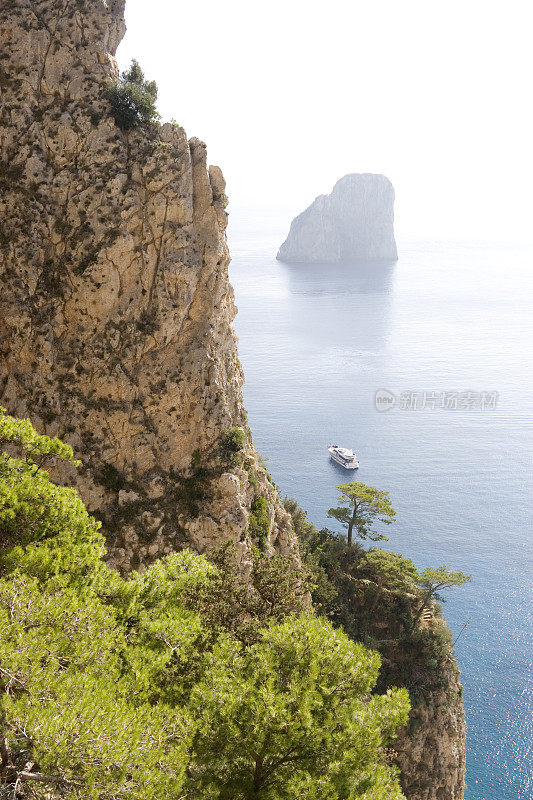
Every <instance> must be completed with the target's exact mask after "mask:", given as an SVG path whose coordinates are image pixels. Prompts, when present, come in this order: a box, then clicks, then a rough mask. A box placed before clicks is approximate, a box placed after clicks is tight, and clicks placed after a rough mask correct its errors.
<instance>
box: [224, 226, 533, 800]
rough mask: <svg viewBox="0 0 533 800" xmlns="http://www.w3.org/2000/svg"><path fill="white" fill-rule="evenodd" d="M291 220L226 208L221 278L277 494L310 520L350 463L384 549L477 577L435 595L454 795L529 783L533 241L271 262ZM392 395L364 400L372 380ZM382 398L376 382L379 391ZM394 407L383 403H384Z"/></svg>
mask: <svg viewBox="0 0 533 800" xmlns="http://www.w3.org/2000/svg"><path fill="white" fill-rule="evenodd" d="M289 221H290V220H289V219H288V218H282V217H281V215H279V214H277V215H275V214H269V213H256V214H251V213H242V212H239V211H236V212H234V213H233V215H232V216H231V218H230V229H229V233H230V249H231V252H232V258H233V261H232V265H231V268H230V276H231V280H232V283H233V286H234V288H235V294H236V301H237V305H238V308H239V313H238V315H237V318H236V321H235V327H236V330H237V333H238V335H239V352H240V359H241V362H242V364H243V367H244V372H245V375H246V384H245V391H244V395H245V403H246V407H247V409H248V413H249V417H250V424H251V427H252V430H253V432H254V437H255V442H256V446H257V448H258V450H259V451H260V453H261V454H262V455H263V456H264V457H265V458H266V459H267V460H268V464H269V468H270V470H271V472H272V476H273V478H274V480H275V482H276V483H277V484H278V486H279V489H280V493H281V494H282V496H284V495H289V496H292V497H294V498H295V499H296V500H297V501H298V502H299V503H300V505H301V506H303V507H304V508H305V509H307V510H308V512H309V519H310V520H311V521H312V522H314V523H315V524H316V525H317V526H319V527H322V526H324V525H328V526H329V527H330V528H335V523H334V521H333V520H328V518H327V516H326V510H327V509H328V508H329V507H331V506H332V505H334V504H335V499H336V496H337V491H336V486H337V484H338V483H340V482H342V481H345V480H346V479H347V478H349V479H353V478H355V475H354V474H353V473H350V474H348V473H346V471H345V470H343V469H342V468H340V467H338V466H337V465H335V464H334V463H333V462H331V461H330V460H329V458H328V454H327V451H326V447H327V445H328V444H331V443H334V444H341V445H344V446H347V447H351V448H353V449H354V450H355V451H356V452H357V454H358V456H359V460H360V463H361V467H360V469H359V471H358V473H357V474H356V475H357V480H360V481H363V482H364V483H367V484H370V485H372V486H376V487H379V488H380V489H386V490H388V491H389V492H390V494H391V499H392V502H393V505H394V507H395V509H396V511H397V522H396V523H395V525H394V526H391V527H390V528H388V529H387V531H386V533H387V535H388V536H389V539H390V541H389V542H388V543H386V545H385V546H386V547H388V548H389V549H391V550H395V551H398V552H401V553H403V554H404V555H406V556H409V557H410V558H412V559H413V561H414V562H415V564H416V565H417V566H418V567H419V568H420V569H422V568H424V567H426V566H429V565H440V564H447V565H449V566H450V567H454V568H457V569H460V570H463V571H465V572H468V573H471V574H472V575H473V577H474V582H473V583H472V584H468V585H466V586H465V587H462V588H460V589H454V590H450V591H449V592H448V595H447V597H448V602H447V603H446V604H445V606H444V612H445V614H446V617H447V619H448V623H449V625H450V627H451V629H452V631H453V633H454V635H455V637H459V638H458V641H457V643H456V646H455V652H456V655H457V658H458V660H459V665H460V668H461V673H462V682H463V685H464V699H465V705H466V715H467V726H468V743H467V783H468V789H467V793H466V795H465V797H466V800H526V799H527V800H531V798H533V775H532V766H533V764H532V761H533V759H532V756H533V747H532V742H533V714H532V712H533V679H532V670H531V666H532V654H533V614H532V604H531V601H532V594H533V592H532V575H533V571H532V566H533V543H532V536H531V530H532V525H531V522H532V504H531V477H532V469H531V463H532V458H531V457H532V449H533V448H532V436H531V432H532V426H531V410H532V405H533V404H532V388H533V376H532V371H531V345H532V343H533V335H532V334H533V313H532V311H533V309H532V302H531V300H532V298H531V284H532V274H533V250H532V249H530V248H529V249H528V248H526V247H522V246H514V247H513V246H504V245H497V246H488V245H483V244H476V243H457V242H440V241H401V240H400V241H399V242H398V244H399V251H400V258H399V261H398V262H395V263H394V262H392V263H384V264H383V263H379V264H377V263H373V264H372V263H369V264H364V263H361V264H342V265H316V264H298V265H287V264H282V263H280V262H278V261H276V260H275V255H276V251H277V248H278V246H279V245H280V243H281V242H282V241H283V239H284V238H285V235H286V233H287V229H288V223H289ZM378 390H385V391H386V392H388V393H391V395H393V398H392V400H393V401H394V405H393V406H392V408H389V410H387V411H378V410H377V409H376V404H375V393H376V391H378ZM386 396H389V395H386ZM391 404H392V403H391Z"/></svg>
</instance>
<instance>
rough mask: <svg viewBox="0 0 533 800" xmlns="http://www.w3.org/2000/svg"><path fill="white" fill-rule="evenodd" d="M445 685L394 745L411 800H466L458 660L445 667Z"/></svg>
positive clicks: (422, 702) (415, 712) (416, 710)
mask: <svg viewBox="0 0 533 800" xmlns="http://www.w3.org/2000/svg"><path fill="white" fill-rule="evenodd" d="M439 669H440V679H441V680H440V686H438V687H436V686H435V687H432V688H431V689H430V690H429V691H428V692H427V693H426V695H425V697H424V698H423V699H422V698H421V699H419V700H418V702H417V703H416V704H415V705H414V707H413V709H412V711H411V714H410V718H409V724H408V725H407V727H406V728H404V729H402V730H401V731H400V733H399V735H398V738H397V739H396V741H395V742H394V750H395V751H396V755H397V758H396V762H397V764H398V766H399V767H400V770H401V774H402V777H401V782H402V788H403V791H404V793H405V796H406V797H407V798H408V800H462V799H463V795H464V790H465V741H466V726H465V715H464V707H463V701H462V686H461V684H460V682H459V671H458V669H457V664H456V662H455V660H454V659H453V658H450V659H449V660H448V661H447V662H445V663H442V664H440V665H439Z"/></svg>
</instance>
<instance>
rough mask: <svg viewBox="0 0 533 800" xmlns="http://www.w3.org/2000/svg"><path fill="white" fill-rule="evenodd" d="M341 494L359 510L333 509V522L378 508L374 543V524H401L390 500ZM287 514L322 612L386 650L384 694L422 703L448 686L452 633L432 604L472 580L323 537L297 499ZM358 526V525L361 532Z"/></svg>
mask: <svg viewBox="0 0 533 800" xmlns="http://www.w3.org/2000/svg"><path fill="white" fill-rule="evenodd" d="M339 490H340V491H341V492H342V495H341V496H342V497H346V498H347V501H348V500H349V501H350V502H352V503H353V506H352V508H340V509H334V511H339V512H342V513H340V514H339V516H338V517H337V515H336V514H335V515H334V514H331V516H336V518H337V519H339V520H340V522H341V523H342V524H344V525H348V524H350V522H351V521H352V519H353V516H354V514H355V513H356V508H355V503H361V502H362V500H361V498H364V499H365V500H364V502H368V503H369V504H371V507H370V508H369V510H365V511H364V512H363V514H364V516H363V514H362V522H361V523H359V524H360V525H361V528H362V529H363V532H364V533H365V534H366V535H367V536H368V538H374V534H373V533H371V535H368V525H369V524H371V521H372V519H373V518H374V517H375V516H377V515H378V514H379V515H380V516H383V517H385V519H384V520H383V521H385V522H387V521H392V519H394V511H393V509H392V507H391V506H390V502H389V500H388V495H387V493H385V492H378V490H376V489H373V488H372V487H366V486H364V485H363V484H357V483H352V484H341V485H340V486H339ZM367 498H368V499H367ZM378 504H379V505H378ZM285 507H286V509H287V510H288V511H289V512H290V514H291V516H292V520H293V524H294V527H295V530H296V533H297V535H298V538H299V541H300V545H301V551H302V557H303V561H304V564H305V565H306V566H307V568H308V569H309V571H310V573H311V575H312V578H311V580H312V582H313V584H314V588H313V590H312V597H313V604H314V605H315V607H316V608H317V609H318V610H319V611H320V613H322V614H324V615H325V616H327V617H328V618H329V619H330V620H331V621H332V622H333V624H334V625H335V626H338V627H342V628H343V629H344V631H345V632H346V633H347V634H348V636H350V638H351V639H353V640H354V641H357V642H362V643H363V644H365V645H366V646H367V647H370V648H372V649H376V650H378V651H379V653H380V654H381V656H382V668H381V672H380V676H379V680H378V684H377V685H378V688H379V689H380V691H383V690H385V689H386V688H387V687H389V686H403V687H406V688H407V689H409V691H410V694H411V699H412V701H413V702H414V703H416V702H423V701H424V698H427V697H428V696H429V693H430V692H431V691H432V690H433V689H434V688H435V687H436V686H439V685H440V684H441V682H442V681H445V680H446V677H445V675H444V673H443V669H442V665H443V663H445V662H446V663H450V664H451V663H452V661H453V659H452V639H451V634H450V631H449V629H448V628H447V626H446V624H445V622H444V620H443V619H442V617H441V616H440V612H439V608H438V606H436V605H435V603H434V602H433V597H434V596H435V592H436V591H438V589H439V588H441V589H442V588H447V587H450V586H452V585H453V586H460V585H462V584H463V583H465V582H467V581H470V580H471V576H468V575H464V574H463V573H459V572H457V573H456V572H450V571H449V570H448V568H447V567H439V568H435V569H433V568H432V569H427V570H425V571H424V572H422V573H421V574H419V573H418V571H417V569H416V567H415V565H414V564H413V563H412V562H411V560H410V559H408V558H405V557H404V556H401V555H399V554H398V553H393V552H387V551H385V550H381V549H379V548H372V549H370V550H365V549H364V548H363V547H362V546H361V545H360V544H359V543H358V542H352V543H351V544H349V543H348V540H347V538H346V537H344V536H342V535H338V534H335V533H333V532H332V531H330V530H328V529H327V528H324V529H323V530H321V531H319V530H317V528H316V527H315V526H314V525H312V524H311V523H310V522H308V520H307V518H306V515H305V512H303V511H302V509H300V508H299V507H298V505H297V503H296V502H295V501H294V500H291V499H286V500H285ZM358 508H361V506H360V505H358ZM363 508H364V506H363ZM378 509H379V510H378ZM344 512H346V514H345V515H344ZM330 513H331V512H330ZM385 514H386V516H385ZM357 524H358V522H357V518H356V521H355V523H354V527H355V528H356V529H357ZM420 587H422V588H420ZM439 599H440V600H442V599H443V598H439ZM424 609H427V610H428V611H429V612H430V618H429V620H428V621H427V622H425V623H424V624H421V617H422V612H423V611H424Z"/></svg>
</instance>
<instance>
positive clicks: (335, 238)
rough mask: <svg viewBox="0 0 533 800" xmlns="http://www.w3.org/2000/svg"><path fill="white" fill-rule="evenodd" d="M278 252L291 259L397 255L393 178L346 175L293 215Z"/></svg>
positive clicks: (374, 258) (280, 256)
mask: <svg viewBox="0 0 533 800" xmlns="http://www.w3.org/2000/svg"><path fill="white" fill-rule="evenodd" d="M277 257H278V259H279V260H280V261H286V262H288V263H291V262H313V261H319V262H320V261H322V262H340V261H361V260H365V261H377V260H395V259H397V258H398V252H397V250H396V242H395V240H394V188H393V186H392V183H391V182H390V181H389V179H388V178H386V177H385V176H384V175H372V174H369V173H363V174H356V173H354V174H351V175H345V176H344V178H341V179H340V180H339V181H337V183H336V184H335V186H334V187H333V191H332V192H331V194H322V195H320V196H319V197H317V198H316V200H315V201H314V202H313V203H311V205H310V206H309V208H307V209H306V210H305V211H303V212H302V213H301V214H300V215H299V216H297V217H296V218H295V219H294V220H293V221H292V223H291V228H290V231H289V235H288V236H287V238H286V240H285V241H284V242H283V244H282V245H281V247H280V249H279V252H278V255H277Z"/></svg>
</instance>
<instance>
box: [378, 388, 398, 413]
mask: <svg viewBox="0 0 533 800" xmlns="http://www.w3.org/2000/svg"><path fill="white" fill-rule="evenodd" d="M374 402H375V404H376V409H377V410H378V411H390V410H391V408H394V406H395V405H396V395H395V394H393V393H392V392H389V390H388V389H378V390H377V392H376V395H375V398H374Z"/></svg>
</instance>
